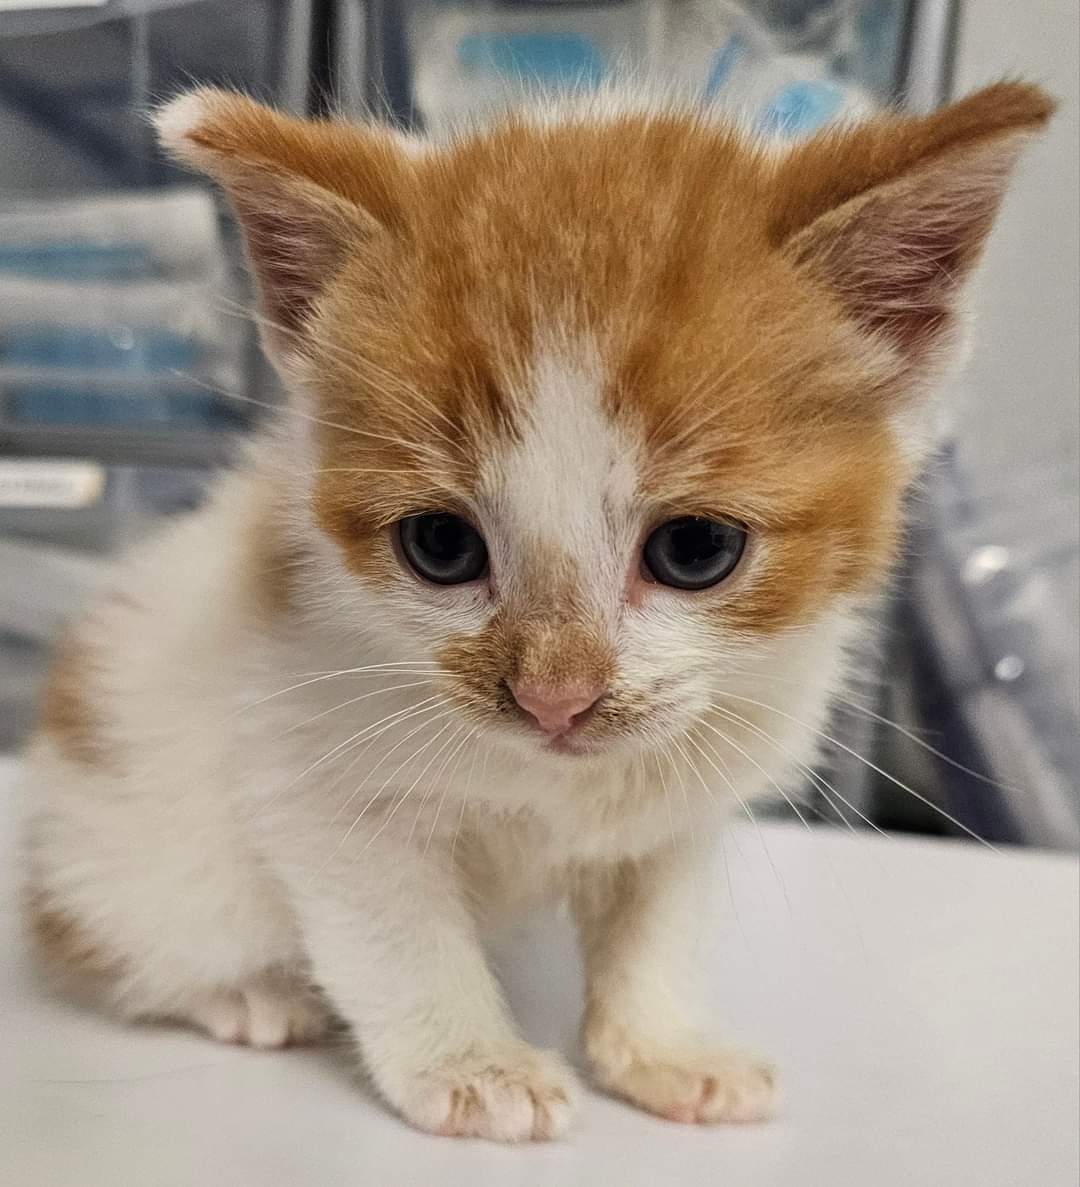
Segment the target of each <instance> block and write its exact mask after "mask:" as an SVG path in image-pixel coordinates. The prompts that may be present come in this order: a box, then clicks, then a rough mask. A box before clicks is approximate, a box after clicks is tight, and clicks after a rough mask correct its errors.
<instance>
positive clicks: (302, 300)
mask: <svg viewBox="0 0 1080 1187" xmlns="http://www.w3.org/2000/svg"><path fill="white" fill-rule="evenodd" d="M154 124H155V126H156V128H157V132H158V137H159V139H160V140H161V143H162V145H163V146H164V147H165V148H166V149H167V150H168V151H169V152H170V153H171V154H172V155H173V156H175V157H177V158H178V159H179V160H181V161H184V162H185V163H187V164H189V165H192V166H194V167H195V168H197V169H199V170H201V171H202V172H203V173H206V174H208V175H209V176H210V177H212V178H214V180H215V181H217V182H219V183H220V185H221V186H222V187H223V189H224V190H225V192H226V193H227V194H228V196H229V199H230V201H231V203H232V206H233V208H234V210H235V211H236V215H237V218H238V219H239V222H240V226H241V228H242V230H243V232H244V239H245V242H246V245H247V251H248V256H249V258H250V261H251V266H252V270H253V272H254V273H255V277H256V280H257V282H258V287H259V298H260V303H261V306H262V312H263V313H264V315H265V318H266V322H265V323H264V329H263V336H264V338H265V340H266V342H267V346H268V348H269V349H270V352H271V353H272V354H273V355H274V356H276V357H277V358H278V359H279V360H283V361H284V360H287V359H288V358H289V356H290V355H294V354H297V353H300V354H302V353H303V350H304V346H305V332H304V331H305V329H306V325H307V321H308V316H309V314H310V312H311V308H312V305H313V304H314V302H315V301H316V299H317V298H318V296H319V294H320V293H321V292H322V291H323V290H324V289H325V287H326V285H327V283H328V282H329V281H330V280H331V279H332V278H333V277H334V275H335V274H336V273H337V272H338V270H339V269H340V268H341V266H342V265H343V263H344V262H345V261H346V259H348V258H349V256H350V255H351V254H352V253H354V252H357V251H360V250H362V248H363V246H364V245H365V244H367V243H370V241H371V239H372V238H373V237H374V236H377V235H380V234H385V233H387V231H392V230H393V229H394V228H395V227H397V226H398V225H399V224H400V221H401V199H402V196H403V190H404V188H405V185H406V180H407V172H408V161H407V158H406V156H405V154H404V153H403V151H402V149H401V147H400V143H399V142H398V140H397V138H396V137H395V134H394V133H393V132H391V131H390V130H388V129H376V128H367V127H363V126H358V125H351V124H344V123H339V122H334V121H329V120H327V121H314V120H302V119H296V118H293V117H291V116H286V115H282V114H280V113H279V112H275V111H272V110H270V109H269V108H267V107H263V106H262V105H260V104H258V103H255V102H254V101H253V100H251V99H248V98H246V97H245V96H243V95H238V94H232V93H230V92H228V91H219V90H214V89H211V88H201V89H199V90H196V91H191V92H189V93H188V94H184V95H180V96H179V97H178V98H176V99H173V100H172V101H171V102H169V103H167V104H166V105H165V106H164V107H162V108H160V109H159V110H158V111H157V113H156V115H155V117H154Z"/></svg>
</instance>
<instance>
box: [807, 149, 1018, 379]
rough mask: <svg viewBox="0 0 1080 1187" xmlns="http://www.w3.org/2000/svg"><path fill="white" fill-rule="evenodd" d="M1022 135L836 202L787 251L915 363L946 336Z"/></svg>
mask: <svg viewBox="0 0 1080 1187" xmlns="http://www.w3.org/2000/svg"><path fill="white" fill-rule="evenodd" d="M1017 147H1018V145H1017V143H1016V142H1015V141H1014V140H1013V139H1012V138H1010V141H1009V142H1007V143H992V144H988V145H982V146H979V148H978V149H976V150H968V151H967V152H966V153H965V154H963V155H962V156H960V157H959V159H956V158H951V159H945V160H940V161H936V162H934V163H932V164H930V165H928V166H926V167H924V168H922V169H920V170H918V171H916V172H915V173H914V174H912V175H910V176H908V177H905V178H901V179H900V180H899V181H896V182H893V183H891V184H889V185H885V186H881V187H879V188H878V189H876V190H873V191H871V192H870V193H868V194H866V195H864V196H862V197H861V198H857V199H855V200H853V201H851V202H849V203H846V204H845V205H843V206H840V207H839V208H837V209H835V210H833V211H830V212H829V213H828V214H826V215H824V216H823V217H821V218H820V219H818V220H817V222H815V223H812V224H811V225H810V226H809V227H807V228H806V229H805V230H804V231H802V232H801V233H800V234H798V235H796V236H795V238H794V239H793V240H791V242H790V243H789V245H788V252H789V255H790V256H791V257H792V258H793V259H794V260H795V261H796V262H797V263H799V264H800V265H801V266H803V267H805V268H807V269H808V270H809V271H810V273H811V274H812V275H813V276H815V277H816V278H817V279H818V280H819V281H822V282H824V283H825V284H826V285H827V286H828V287H829V288H831V289H832V291H833V292H834V293H835V294H836V296H837V297H838V298H839V299H840V301H841V302H842V303H843V305H844V306H845V307H846V308H847V309H848V311H849V313H850V314H851V315H852V317H854V319H855V320H856V321H858V322H859V323H860V324H861V325H863V326H865V327H866V328H868V329H870V330H872V331H874V332H876V333H878V334H880V335H882V336H883V337H885V338H887V339H888V340H889V341H890V342H892V343H893V344H894V345H895V346H896V347H898V348H899V350H900V352H901V354H902V355H903V356H904V357H905V358H906V359H907V360H908V362H909V363H910V364H918V363H919V362H920V360H921V357H922V356H924V355H925V354H926V352H927V351H929V350H930V349H932V348H933V347H934V346H935V345H936V344H937V343H938V342H939V341H940V340H941V339H942V337H943V335H944V334H945V332H946V330H947V329H948V324H949V322H950V320H951V318H952V315H953V313H954V311H955V307H956V302H957V299H958V297H959V295H960V290H961V288H962V286H963V284H964V282H965V281H966V280H967V278H968V276H969V274H970V272H971V269H972V268H973V266H974V264H975V263H976V261H977V259H978V257H979V253H980V251H981V249H982V246H983V243H984V241H985V239H986V235H987V232H988V231H989V230H990V227H991V225H992V223H993V219H994V214H995V213H996V211H997V207H998V204H999V202H1000V200H1001V195H1002V192H1003V190H1004V187H1005V182H1006V180H1007V178H1008V173H1009V168H1010V166H1011V165H1012V163H1013V161H1014V160H1015V157H1016V151H1017Z"/></svg>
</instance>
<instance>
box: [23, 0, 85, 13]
mask: <svg viewBox="0 0 1080 1187" xmlns="http://www.w3.org/2000/svg"><path fill="white" fill-rule="evenodd" d="M108 3H109V0H0V12H4V11H9V12H10V11H12V10H14V11H16V12H18V11H20V10H22V11H23V12H28V11H30V10H31V9H34V8H104V7H105V5H106V4H108Z"/></svg>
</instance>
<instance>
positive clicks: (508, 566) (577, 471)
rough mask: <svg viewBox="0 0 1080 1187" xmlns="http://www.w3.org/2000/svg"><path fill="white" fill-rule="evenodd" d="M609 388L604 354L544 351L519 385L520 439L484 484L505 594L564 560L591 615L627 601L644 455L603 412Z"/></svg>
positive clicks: (491, 464)
mask: <svg viewBox="0 0 1080 1187" xmlns="http://www.w3.org/2000/svg"><path fill="white" fill-rule="evenodd" d="M605 382H606V376H605V371H604V367H603V364H602V361H601V360H600V358H599V356H598V354H597V352H596V350H595V349H593V348H591V347H588V346H580V345H579V346H576V347H575V348H573V349H570V348H567V347H561V348H559V349H552V348H550V347H546V348H544V349H541V350H540V351H538V353H537V355H536V357H535V359H534V361H533V363H532V366H531V367H530V368H529V371H528V372H527V375H526V378H525V379H524V381H519V383H518V384H517V385H515V391H514V397H515V404H516V407H517V409H518V414H517V415H518V420H517V427H518V439H517V440H516V441H514V442H512V443H511V445H510V446H509V448H508V449H507V450H506V451H505V452H503V453H500V454H499V455H498V456H497V457H493V458H491V459H489V460H488V462H487V463H486V465H485V472H484V474H483V477H482V483H481V489H482V490H483V491H484V492H485V494H486V498H485V502H487V503H488V504H489V508H490V513H491V514H492V517H493V520H494V522H493V525H492V529H493V533H494V535H495V539H494V540H493V541H492V546H493V560H494V563H495V570H496V580H497V581H498V582H499V584H500V587H501V588H502V589H503V590H504V592H506V593H511V592H512V591H513V589H514V587H515V586H516V585H517V584H518V583H519V582H520V581H522V580H524V579H526V575H528V577H529V578H530V579H531V581H530V583H531V582H534V581H535V579H536V577H537V576H539V577H541V578H542V577H543V576H544V574H543V572H542V571H540V572H538V571H537V568H536V564H537V561H538V559H542V563H544V564H548V565H550V564H552V563H553V562H555V563H557V559H558V558H561V559H563V560H564V561H565V562H566V568H567V570H569V571H572V572H573V573H574V574H575V575H576V576H577V577H578V579H579V581H580V585H579V589H580V591H581V593H582V594H583V595H584V596H585V597H586V598H587V600H588V602H589V604H590V605H591V606H593V607H595V608H596V609H600V608H601V607H604V608H607V609H608V610H609V612H610V610H611V609H612V608H613V607H614V606H616V605H617V604H618V600H621V597H622V594H623V591H624V589H625V583H626V575H627V571H628V566H629V565H630V564H631V563H632V560H633V557H632V553H633V549H634V547H635V545H636V542H637V540H636V537H637V531H638V522H639V511H638V507H637V499H638V493H637V488H638V481H637V473H638V446H637V443H636V442H635V441H634V440H633V436H632V434H631V433H630V432H628V431H627V430H626V429H624V428H623V427H622V426H620V425H618V424H617V423H615V421H614V420H613V419H612V417H611V416H610V415H609V413H608V412H607V410H606V409H605V408H604V406H603V395H604V386H605ZM556 575H557V574H552V576H553V577H554V576H556Z"/></svg>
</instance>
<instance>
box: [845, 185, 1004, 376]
mask: <svg viewBox="0 0 1080 1187" xmlns="http://www.w3.org/2000/svg"><path fill="white" fill-rule="evenodd" d="M883 207H884V208H883ZM904 213H905V212H903V211H899V212H898V211H894V210H889V209H888V208H887V204H886V203H879V202H876V201H874V200H871V201H869V202H867V203H866V204H865V205H864V206H863V207H862V209H860V210H859V211H858V212H857V213H856V214H855V216H854V218H853V219H852V220H851V223H849V225H848V227H847V229H846V231H845V232H844V233H843V234H841V235H840V236H839V238H838V239H837V240H836V241H835V242H834V244H833V245H832V248H831V250H830V251H829V252H828V267H829V271H830V272H831V273H832V276H831V280H832V283H833V286H834V287H835V288H836V289H837V290H838V291H839V293H840V295H841V297H842V298H843V299H844V302H845V304H847V305H848V307H849V308H850V310H851V312H852V313H853V314H854V316H855V318H856V319H857V320H858V321H859V322H860V323H861V324H863V325H864V326H866V327H867V328H868V329H871V330H874V331H875V332H878V333H881V334H883V335H884V336H885V337H887V338H888V339H890V340H891V341H892V342H893V343H894V344H895V345H897V346H898V347H899V348H900V349H901V350H902V351H904V352H905V353H918V352H919V351H920V349H921V348H923V347H924V346H927V345H929V344H930V343H931V341H932V340H933V339H934V338H936V337H937V336H938V335H940V333H941V332H942V331H943V330H944V329H945V324H946V322H947V321H948V319H949V316H950V313H951V312H952V306H953V302H954V301H955V299H956V297H957V293H958V290H959V288H960V286H961V284H962V282H963V280H964V279H965V277H966V275H967V273H968V271H969V269H970V267H971V264H972V262H973V258H974V255H975V251H976V249H977V244H978V243H980V242H981V239H982V235H983V234H984V233H985V232H984V230H983V228H981V227H980V228H978V229H976V228H973V227H972V226H971V225H965V224H963V223H961V222H960V221H959V220H958V219H957V218H956V217H955V215H954V213H953V212H950V211H948V210H944V211H933V210H929V209H924V210H921V211H917V212H912V217H910V218H907V219H905V218H903V217H902V215H903V214H904ZM898 215H901V217H897V216H898ZM918 215H921V216H922V217H921V218H920V217H918ZM980 221H985V222H987V224H988V222H989V220H988V219H987V220H980Z"/></svg>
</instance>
